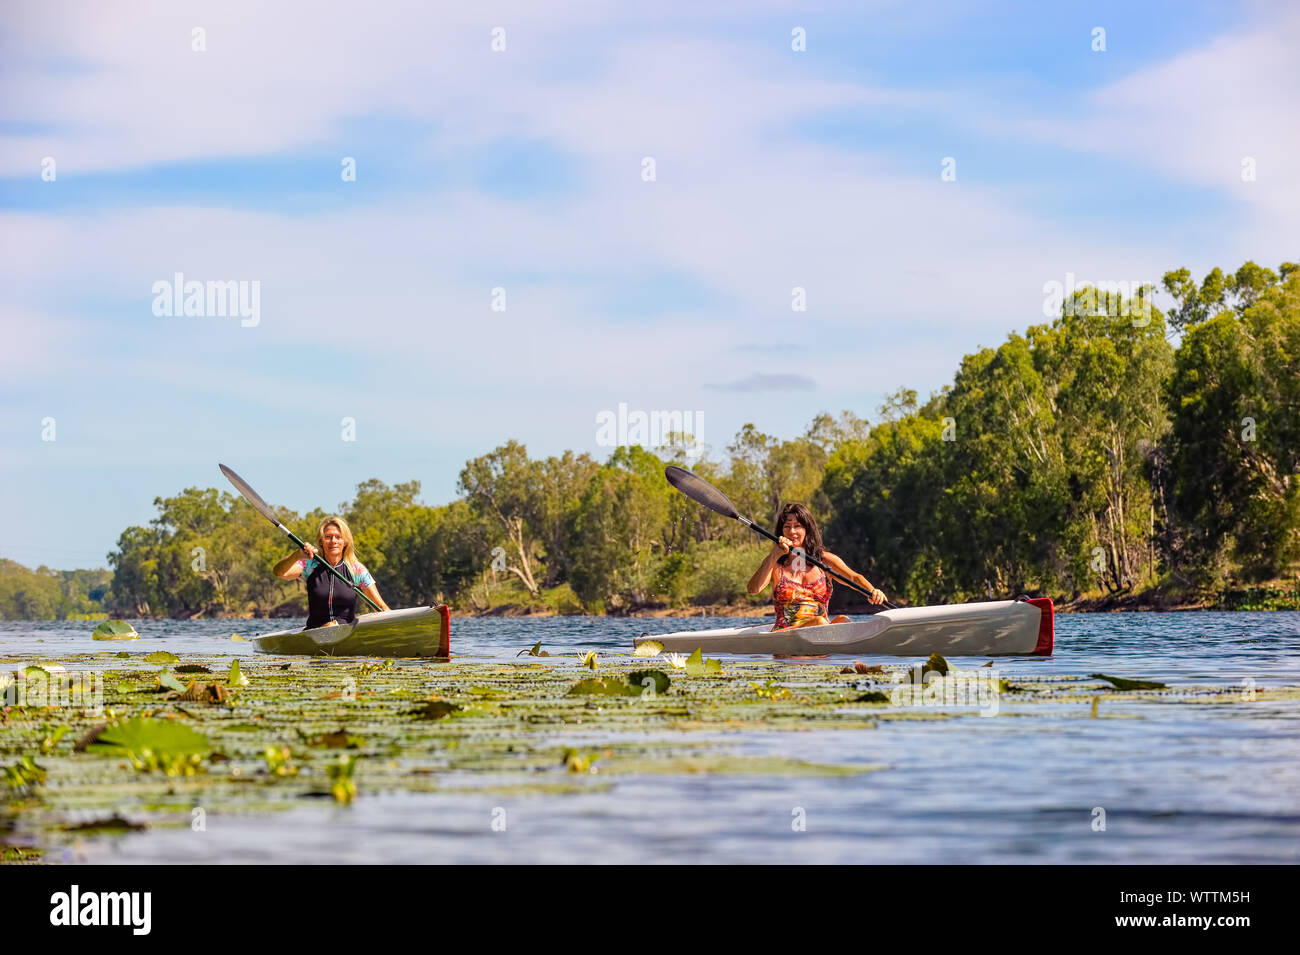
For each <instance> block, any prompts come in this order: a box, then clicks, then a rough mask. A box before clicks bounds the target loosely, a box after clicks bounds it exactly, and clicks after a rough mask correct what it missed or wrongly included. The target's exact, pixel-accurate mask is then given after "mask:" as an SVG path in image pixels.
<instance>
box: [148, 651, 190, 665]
mask: <svg viewBox="0 0 1300 955" xmlns="http://www.w3.org/2000/svg"><path fill="white" fill-rule="evenodd" d="M144 662H145V663H180V662H181V658H180V657H178V656H177V655H176V654H174V653H169V652H168V651H166V650H155V651H154V652H153V653H151V654H149V655H148V656H147V657H145V658H144Z"/></svg>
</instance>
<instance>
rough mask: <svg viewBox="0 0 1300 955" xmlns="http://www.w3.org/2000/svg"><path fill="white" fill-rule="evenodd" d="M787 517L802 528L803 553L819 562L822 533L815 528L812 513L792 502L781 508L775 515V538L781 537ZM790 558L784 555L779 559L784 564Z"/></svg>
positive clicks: (788, 555) (815, 523)
mask: <svg viewBox="0 0 1300 955" xmlns="http://www.w3.org/2000/svg"><path fill="white" fill-rule="evenodd" d="M788 517H793V518H794V519H795V520H796V521H798V522H799V524H800V525H801V526H802V527H803V532H804V533H803V551H804V553H805V554H807V555H808V556H809V557H811V558H812V559H813V560H821V559H822V532H821V530H820V529H819V528H818V527H817V521H816V520H815V519H814V518H813V516H812V512H811V511H809V510H808V508H806V507H804V506H803V505H802V504H797V503H795V502H793V501H792V502H791V503H789V504H787V505H786V506H785V507H783V508H781V513H780V514H778V515H776V530H775V531H773V533H775V534H776V536H777V537H780V536H781V531H782V529H783V528H784V527H785V521H786V518H788ZM792 556H793V555H791V554H785V555H784V556H782V558H781V563H782V564H784V563H786V562H787V561H789V560H790V558H791V557H792Z"/></svg>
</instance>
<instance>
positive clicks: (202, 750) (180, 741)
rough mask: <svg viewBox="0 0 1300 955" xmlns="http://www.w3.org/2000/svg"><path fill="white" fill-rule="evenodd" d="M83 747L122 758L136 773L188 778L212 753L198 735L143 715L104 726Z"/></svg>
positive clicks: (199, 734)
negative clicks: (139, 771) (118, 755)
mask: <svg viewBox="0 0 1300 955" xmlns="http://www.w3.org/2000/svg"><path fill="white" fill-rule="evenodd" d="M86 748H87V749H88V750H89V751H91V752H96V753H111V754H120V755H124V756H126V757H128V758H129V759H130V760H131V762H132V763H133V764H134V765H135V768H136V769H138V770H141V771H144V772H149V771H151V770H155V769H161V770H163V771H164V772H166V773H167V775H169V776H173V775H179V774H182V773H184V774H187V775H188V774H189V772H191V771H192V767H193V766H194V765H195V764H197V763H198V761H199V760H201V759H202V758H203V757H204V756H207V755H208V753H210V752H211V751H212V747H211V746H210V745H209V744H208V738H207V737H206V736H204V735H203V734H202V733H199V732H197V731H195V730H192V729H190V728H189V727H188V726H185V725H183V724H181V723H177V722H175V721H173V720H155V719H150V718H148V717H143V716H136V717H133V718H132V719H129V720H126V721H125V722H122V723H116V724H113V725H111V726H108V727H106V728H105V729H104V730H103V731H102V732H101V733H100V734H99V736H98V737H97V738H96V739H95V741H94V742H92V743H90V744H89V745H88V746H87V747H86Z"/></svg>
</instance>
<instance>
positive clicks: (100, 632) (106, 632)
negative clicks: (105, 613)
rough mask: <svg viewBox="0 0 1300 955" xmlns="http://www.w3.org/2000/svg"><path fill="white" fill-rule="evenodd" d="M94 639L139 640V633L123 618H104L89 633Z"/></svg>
mask: <svg viewBox="0 0 1300 955" xmlns="http://www.w3.org/2000/svg"><path fill="white" fill-rule="evenodd" d="M90 636H91V638H92V639H94V640H139V639H140V634H138V633H137V632H136V629H135V627H133V626H131V625H130V624H129V623H127V622H126V621H125V620H105V621H104V622H103V623H101V624H100V625H99V626H98V627H96V628H95V629H94V630H93V631H92V632H91V634H90Z"/></svg>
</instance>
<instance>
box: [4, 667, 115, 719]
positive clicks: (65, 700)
mask: <svg viewBox="0 0 1300 955" xmlns="http://www.w3.org/2000/svg"><path fill="white" fill-rule="evenodd" d="M0 702H2V703H3V705H4V706H38V707H46V706H53V707H64V708H67V709H74V710H82V711H84V712H85V714H86V715H87V716H100V715H102V714H103V712H104V674H103V673H88V672H75V673H68V672H65V671H63V670H54V671H51V672H47V671H45V670H42V669H41V668H40V667H29V668H28V669H27V670H26V671H19V672H17V673H14V672H10V671H0Z"/></svg>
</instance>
